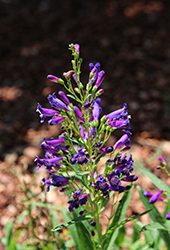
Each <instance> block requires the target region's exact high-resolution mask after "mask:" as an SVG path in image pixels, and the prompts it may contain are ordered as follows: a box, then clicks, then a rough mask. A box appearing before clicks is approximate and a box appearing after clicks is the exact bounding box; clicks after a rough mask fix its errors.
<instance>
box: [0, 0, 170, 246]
mask: <svg viewBox="0 0 170 250" xmlns="http://www.w3.org/2000/svg"><path fill="white" fill-rule="evenodd" d="M169 13H170V3H169V1H159V0H155V1H151V0H148V1H146V0H139V1H137V0H136V1H135V0H117V1H116V0H85V1H81V0H72V1H70V0H0V176H1V179H0V200H1V204H0V238H2V236H4V235H5V229H4V227H5V225H6V224H7V222H8V221H9V220H10V218H13V219H14V218H15V223H16V218H18V217H19V215H20V214H22V213H23V211H24V209H26V208H27V207H26V206H25V204H24V203H23V200H27V199H28V197H27V193H28V192H27V191H28V190H30V189H31V188H32V191H31V192H32V194H33V196H31V198H29V199H30V200H31V201H32V200H33V201H34V199H35V197H36V201H42V197H41V196H40V198H39V195H41V192H42V190H41V189H42V184H41V178H42V176H43V174H44V173H42V172H41V171H40V172H39V171H35V175H36V181H34V179H33V174H32V173H33V171H32V170H33V169H35V163H34V159H35V156H36V155H39V156H40V157H41V156H42V157H43V154H41V153H42V151H41V149H40V143H41V141H42V140H43V138H44V137H46V138H50V137H52V136H54V137H55V136H57V135H58V134H59V132H60V129H59V127H57V126H52V127H49V126H48V125H47V121H46V122H45V123H44V124H40V122H39V121H40V118H39V114H38V113H36V112H35V111H36V107H37V102H39V103H40V104H41V105H42V106H43V107H47V108H49V107H50V105H49V103H48V100H47V96H48V95H49V94H50V93H53V92H56V94H57V92H58V91H59V90H61V87H62V86H61V85H57V84H53V83H51V82H49V81H48V80H47V79H46V76H47V75H48V74H53V75H56V76H58V77H61V78H62V77H63V72H66V71H68V70H70V69H71V67H72V66H71V60H72V56H71V52H70V51H69V50H68V46H69V44H70V43H78V44H80V48H81V50H80V53H81V57H82V58H83V65H82V82H83V83H84V84H86V83H87V80H88V75H89V63H90V62H92V63H94V64H95V63H96V62H100V63H101V69H103V70H105V72H106V77H105V80H104V82H103V85H102V88H103V89H104V91H105V92H104V94H103V96H102V108H103V114H107V113H109V112H111V111H113V110H116V109H118V108H121V107H122V106H123V104H124V103H125V102H126V103H127V104H128V111H129V114H131V116H132V120H131V131H132V133H133V135H132V141H133V143H132V149H131V150H132V154H133V158H134V160H135V163H136V164H139V165H140V166H143V167H149V168H150V169H151V170H152V171H154V172H155V173H156V175H157V176H159V177H161V179H162V180H164V181H165V182H166V183H167V185H170V180H169V178H167V177H166V176H165V174H164V173H163V172H161V174H160V172H159V170H156V166H157V164H158V161H157V157H158V156H159V155H163V156H165V159H166V160H167V161H169V162H170V14H169ZM114 136H115V134H114ZM115 139H116V138H115V137H114V138H111V141H109V143H112V144H113V142H114V141H115ZM23 166H24V167H23ZM169 167H170V166H169ZM11 170H12V172H13V174H12V173H11ZM15 171H16V174H15ZM38 174H39V175H38ZM137 174H139V173H138V172H137ZM37 176H38V177H37ZM139 177H140V178H139V180H138V181H137V182H136V184H135V185H140V186H141V187H142V188H143V190H150V191H151V192H153V193H154V192H155V186H154V185H153V184H152V182H151V181H149V179H147V178H146V176H143V177H142V176H139ZM17 178H18V180H19V181H18V180H17ZM20 181H21V183H23V184H24V185H25V187H26V189H25V190H26V191H25V195H26V198H24V197H25V196H24V194H23V191H21V183H20ZM31 183H32V184H31ZM40 187H41V188H40ZM31 192H30V194H31ZM35 193H36V196H35V195H34V194H35ZM45 193H46V192H45ZM30 200H29V201H30ZM45 200H46V202H47V203H49V202H50V203H53V204H56V205H63V204H64V205H65V206H67V205H68V204H67V198H66V197H65V196H64V194H61V192H59V191H57V190H56V189H55V190H54V192H49V193H48V197H47V199H46V198H45ZM160 209H162V207H161V206H160ZM37 211H38V212H37ZM143 211H144V207H142V204H141V203H140V202H139V197H138V192H137V191H134V195H133V199H132V203H131V205H130V207H129V209H128V216H131V215H132V214H138V213H140V212H143ZM36 213H37V214H38V215H37V214H36ZM36 213H35V215H36V216H38V218H40V216H42V214H41V215H40V214H39V213H40V210H39V209H38V210H36ZM47 214H49V213H47ZM33 215H34V214H33ZM35 218H36V217H35ZM43 218H44V217H43ZM148 218H149V217H147V218H146V217H144V219H143V222H144V223H145V224H146V223H148ZM24 220H25V219H24ZM105 221H106V219H105V217H104V218H103V225H104V223H105ZM22 223H23V225H22V228H26V232H25V234H24V236H23V235H22V237H21V244H22V243H23V242H24V241H23V239H25V240H26V239H27V237H28V235H30V231H29V230H28V223H29V219H28V218H27V220H25V221H24V222H22ZM24 223H25V224H24ZM36 223H42V225H41V229H42V232H44V231H43V230H44V227H45V226H44V224H43V220H42V219H41V220H36ZM55 223H56V222H55ZM45 225H46V228H48V229H50V228H51V227H52V226H49V220H47V218H46V224H45ZM15 227H16V228H17V224H16V225H15ZM16 228H15V230H17V229H16ZM38 228H39V225H36V229H37V235H41V232H40V231H41V230H39V229H38ZM129 229H130V227H129ZM127 233H128V232H127ZM131 233H132V232H131V231H130V232H129V235H131ZM43 237H44V233H42V238H43ZM0 249H4V248H3V246H2V244H0ZM38 249H39V248H38ZM49 249H50V248H49Z"/></svg>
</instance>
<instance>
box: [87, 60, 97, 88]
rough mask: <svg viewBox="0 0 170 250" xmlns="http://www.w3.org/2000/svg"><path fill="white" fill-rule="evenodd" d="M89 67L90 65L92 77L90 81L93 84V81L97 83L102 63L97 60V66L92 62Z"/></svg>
mask: <svg viewBox="0 0 170 250" xmlns="http://www.w3.org/2000/svg"><path fill="white" fill-rule="evenodd" d="M89 67H90V77H89V78H90V79H89V82H88V83H89V84H93V83H95V81H96V79H97V77H98V73H99V71H100V63H99V62H97V63H96V64H95V66H94V65H93V63H90V64H89Z"/></svg>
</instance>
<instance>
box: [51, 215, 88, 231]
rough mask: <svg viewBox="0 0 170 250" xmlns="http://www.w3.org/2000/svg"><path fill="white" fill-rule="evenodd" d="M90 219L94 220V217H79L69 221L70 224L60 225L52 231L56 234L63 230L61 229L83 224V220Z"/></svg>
mask: <svg viewBox="0 0 170 250" xmlns="http://www.w3.org/2000/svg"><path fill="white" fill-rule="evenodd" d="M88 219H92V216H91V215H87V214H85V215H81V216H78V217H76V218H74V219H72V220H71V221H68V222H66V223H64V224H61V225H58V226H56V227H54V228H53V229H52V231H53V232H55V231H58V230H61V229H63V228H65V227H68V226H70V225H72V224H75V223H78V222H81V221H83V220H88Z"/></svg>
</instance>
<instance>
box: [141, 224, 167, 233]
mask: <svg viewBox="0 0 170 250" xmlns="http://www.w3.org/2000/svg"><path fill="white" fill-rule="evenodd" d="M154 229H162V230H165V231H169V232H170V227H169V226H168V225H166V224H162V223H159V222H153V223H150V224H147V225H145V226H143V227H142V228H141V232H142V231H146V230H149V231H150V230H154Z"/></svg>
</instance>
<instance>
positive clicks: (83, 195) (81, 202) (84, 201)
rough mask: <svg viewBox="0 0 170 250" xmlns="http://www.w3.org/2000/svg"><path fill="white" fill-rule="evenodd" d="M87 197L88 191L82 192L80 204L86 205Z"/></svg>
mask: <svg viewBox="0 0 170 250" xmlns="http://www.w3.org/2000/svg"><path fill="white" fill-rule="evenodd" d="M87 199H88V197H87V194H86V193H84V194H82V196H81V198H80V200H79V204H80V205H81V206H82V205H84V204H86V202H87Z"/></svg>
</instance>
